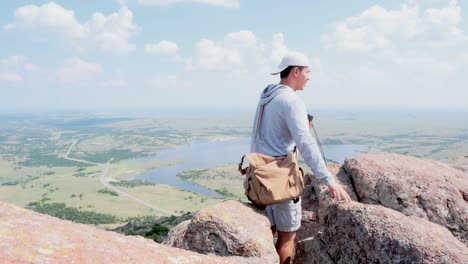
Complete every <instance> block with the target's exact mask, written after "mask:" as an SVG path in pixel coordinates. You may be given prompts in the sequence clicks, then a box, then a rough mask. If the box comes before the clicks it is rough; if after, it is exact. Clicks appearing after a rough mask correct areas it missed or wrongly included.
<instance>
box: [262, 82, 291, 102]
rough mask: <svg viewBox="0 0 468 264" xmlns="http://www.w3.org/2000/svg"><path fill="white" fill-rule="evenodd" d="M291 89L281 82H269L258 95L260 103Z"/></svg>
mask: <svg viewBox="0 0 468 264" xmlns="http://www.w3.org/2000/svg"><path fill="white" fill-rule="evenodd" d="M289 90H291V88H289V87H288V86H285V85H282V84H270V85H268V86H267V87H266V88H265V89H264V90H263V92H262V94H261V95H260V105H266V104H268V103H269V102H270V101H271V100H273V98H275V97H276V96H277V95H278V94H280V93H282V92H286V91H289Z"/></svg>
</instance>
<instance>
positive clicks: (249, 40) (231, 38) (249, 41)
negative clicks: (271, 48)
mask: <svg viewBox="0 0 468 264" xmlns="http://www.w3.org/2000/svg"><path fill="white" fill-rule="evenodd" d="M224 43H225V44H226V46H228V47H255V46H257V37H255V35H254V33H253V32H252V31H250V30H241V31H238V32H230V33H228V34H226V36H225V37H224Z"/></svg>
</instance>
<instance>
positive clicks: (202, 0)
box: [138, 0, 240, 8]
mask: <svg viewBox="0 0 468 264" xmlns="http://www.w3.org/2000/svg"><path fill="white" fill-rule="evenodd" d="M138 3H139V4H142V5H172V4H180V3H198V4H206V5H213V6H218V7H224V8H239V6H240V4H239V0H138Z"/></svg>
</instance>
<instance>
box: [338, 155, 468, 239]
mask: <svg viewBox="0 0 468 264" xmlns="http://www.w3.org/2000/svg"><path fill="white" fill-rule="evenodd" d="M344 167H345V170H346V171H347V172H348V173H349V174H351V175H352V178H353V180H354V184H355V187H356V191H357V194H358V196H359V201H360V202H362V203H368V204H381V205H383V206H385V207H388V208H391V209H394V210H397V211H399V212H402V213H403V214H405V215H408V216H409V215H412V216H417V217H420V218H423V219H428V220H429V221H431V222H434V223H437V224H440V225H442V226H444V227H446V228H447V229H449V230H450V231H451V232H452V233H453V234H454V235H455V236H456V237H457V238H459V239H460V240H461V241H462V242H464V243H465V244H468V174H466V173H464V172H462V171H460V170H457V169H454V168H452V167H451V166H450V165H448V164H445V163H441V162H437V161H433V160H425V159H419V158H415V157H410V156H403V155H399V154H385V153H381V154H362V155H359V156H357V157H355V158H351V159H346V160H345V164H344Z"/></svg>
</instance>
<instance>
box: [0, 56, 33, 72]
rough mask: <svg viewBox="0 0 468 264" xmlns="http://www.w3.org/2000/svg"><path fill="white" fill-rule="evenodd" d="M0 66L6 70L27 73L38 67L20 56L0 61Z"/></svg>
mask: <svg viewBox="0 0 468 264" xmlns="http://www.w3.org/2000/svg"><path fill="white" fill-rule="evenodd" d="M0 65H2V66H3V67H5V68H7V69H15V70H23V69H24V70H26V71H28V72H35V71H38V70H39V67H38V66H36V65H34V64H33V63H31V62H29V61H28V59H27V58H26V57H24V56H22V55H12V56H9V57H7V58H5V59H2V60H0Z"/></svg>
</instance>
